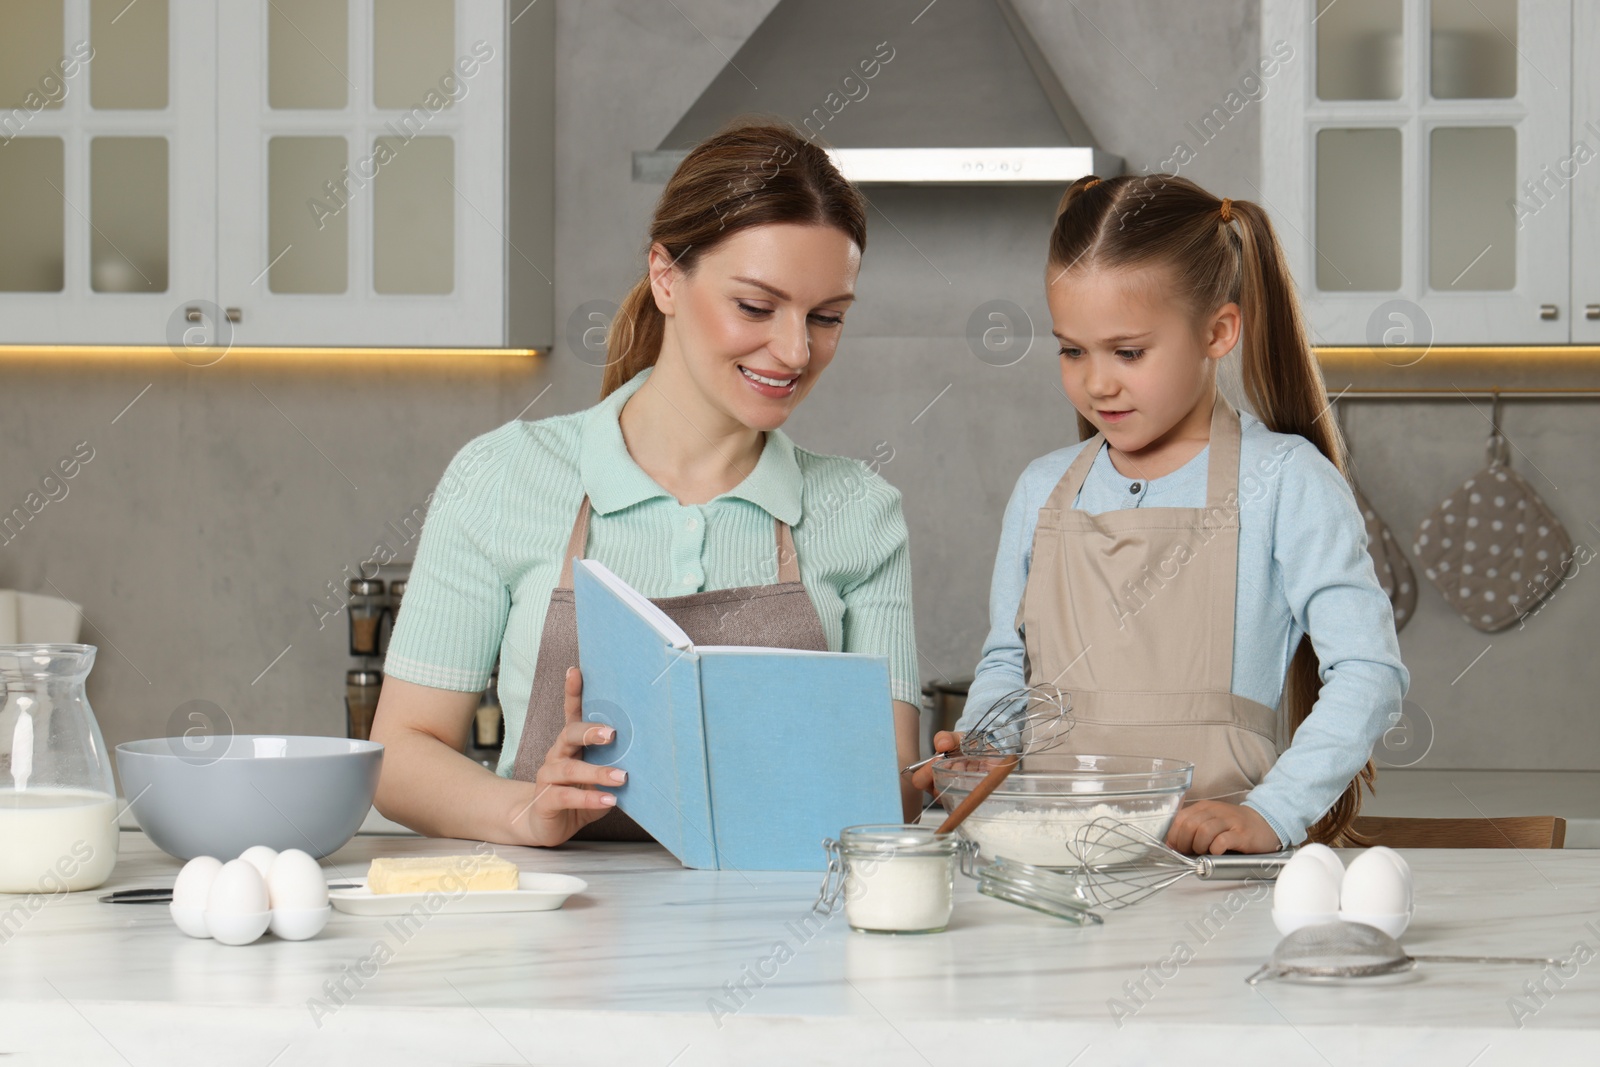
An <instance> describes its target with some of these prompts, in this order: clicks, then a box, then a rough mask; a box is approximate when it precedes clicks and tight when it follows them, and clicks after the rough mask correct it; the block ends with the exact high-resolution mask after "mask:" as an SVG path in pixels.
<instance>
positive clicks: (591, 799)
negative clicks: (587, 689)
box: [521, 667, 627, 845]
mask: <svg viewBox="0 0 1600 1067" xmlns="http://www.w3.org/2000/svg"><path fill="white" fill-rule="evenodd" d="M564 710H565V715H566V724H565V725H564V726H562V728H561V733H560V734H559V735H557V737H556V741H555V744H553V745H551V746H550V751H549V752H547V753H546V754H545V758H544V765H543V766H541V767H540V768H539V773H538V774H537V775H535V776H534V779H533V784H534V787H535V790H536V792H535V794H534V798H533V802H532V803H531V804H529V805H528V806H527V807H526V808H525V809H524V814H523V815H522V821H523V826H522V827H521V829H522V830H523V831H524V833H525V835H526V838H527V842H526V843H527V844H530V845H559V844H562V843H563V842H565V841H567V840H568V839H570V838H571V837H572V835H573V834H575V833H577V832H578V831H579V830H580V829H582V828H583V827H584V826H587V825H588V824H589V823H592V822H594V821H595V820H596V819H598V818H600V817H601V816H602V815H604V814H605V813H606V812H608V811H610V810H611V809H612V808H613V807H614V806H615V805H616V803H617V798H616V797H615V796H613V795H612V794H610V793H608V792H606V791H605V790H603V789H598V788H596V787H597V786H603V785H606V786H617V785H621V784H623V782H625V781H627V773H626V772H625V771H623V770H622V769H620V768H618V767H603V766H598V765H596V764H593V763H585V762H584V760H583V750H584V748H585V747H587V746H589V745H605V744H610V743H611V742H612V740H614V739H615V738H616V735H617V732H616V730H615V729H614V728H612V727H610V726H602V725H600V724H598V723H592V722H584V721H583V675H582V674H581V673H580V672H579V670H578V668H576V667H573V668H570V669H569V670H568V671H567V677H566V694H565V708H564Z"/></svg>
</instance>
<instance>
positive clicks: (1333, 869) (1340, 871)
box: [1294, 842, 1344, 882]
mask: <svg viewBox="0 0 1600 1067" xmlns="http://www.w3.org/2000/svg"><path fill="white" fill-rule="evenodd" d="M1301 856H1305V857H1307V860H1308V861H1309V860H1316V861H1317V862H1318V863H1320V864H1322V867H1323V869H1324V870H1326V871H1327V872H1328V874H1330V875H1331V876H1332V877H1333V880H1334V881H1335V882H1342V881H1343V880H1344V863H1343V862H1341V861H1340V859H1339V854H1338V853H1337V852H1335V851H1334V850H1333V849H1331V848H1329V847H1328V846H1327V845H1319V844H1316V843H1315V842H1312V843H1311V844H1309V845H1301V846H1300V847H1299V849H1297V850H1296V851H1295V854H1294V858H1295V859H1299V858H1300V857H1301Z"/></svg>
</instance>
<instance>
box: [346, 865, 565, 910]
mask: <svg viewBox="0 0 1600 1067" xmlns="http://www.w3.org/2000/svg"><path fill="white" fill-rule="evenodd" d="M587 888H589V883H588V882H585V881H584V880H583V879H582V878H575V877H573V876H572V875H570V874H545V873H542V872H539V871H523V872H521V876H520V877H519V878H518V879H517V888H515V889H484V890H474V891H470V892H468V891H463V892H459V893H445V892H431V893H374V892H372V890H370V889H368V888H367V883H366V879H362V880H361V882H360V883H359V885H358V886H357V887H356V888H355V889H334V890H330V891H329V893H328V902H329V903H330V904H332V905H333V906H334V907H335V908H337V909H338V910H339V911H342V912H345V913H346V914H349V915H404V914H406V913H407V912H409V911H411V909H412V908H414V907H416V906H418V905H419V904H420V905H422V906H423V907H424V908H426V907H427V905H428V903H429V900H430V898H437V897H442V898H444V903H443V904H442V905H440V906H439V907H438V908H437V909H430V911H431V912H433V913H436V914H452V915H473V914H478V913H481V912H491V911H554V910H555V909H557V908H559V907H561V905H563V904H565V903H566V901H567V898H568V897H570V896H572V895H573V894H574V893H581V892H583V891H584V890H585V889H587Z"/></svg>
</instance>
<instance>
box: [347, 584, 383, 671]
mask: <svg viewBox="0 0 1600 1067" xmlns="http://www.w3.org/2000/svg"><path fill="white" fill-rule="evenodd" d="M347 586H348V588H349V590H350V600H349V602H348V603H347V604H346V605H345V611H346V614H348V615H349V616H350V654H351V655H352V656H376V655H377V654H378V622H379V620H381V619H382V617H383V579H381V578H352V579H350V581H349V582H348V583H347Z"/></svg>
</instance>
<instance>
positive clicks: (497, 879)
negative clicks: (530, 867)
mask: <svg viewBox="0 0 1600 1067" xmlns="http://www.w3.org/2000/svg"><path fill="white" fill-rule="evenodd" d="M518 873H519V872H518V870H517V865H516V864H515V863H512V862H511V861H510V860H505V859H501V858H500V857H499V856H394V857H380V858H378V859H375V860H373V861H372V866H371V867H370V868H368V869H367V888H368V889H369V890H371V891H372V892H373V893H429V892H440V893H459V892H462V891H463V890H464V889H465V890H467V891H472V890H488V889H515V888H517V876H518Z"/></svg>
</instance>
